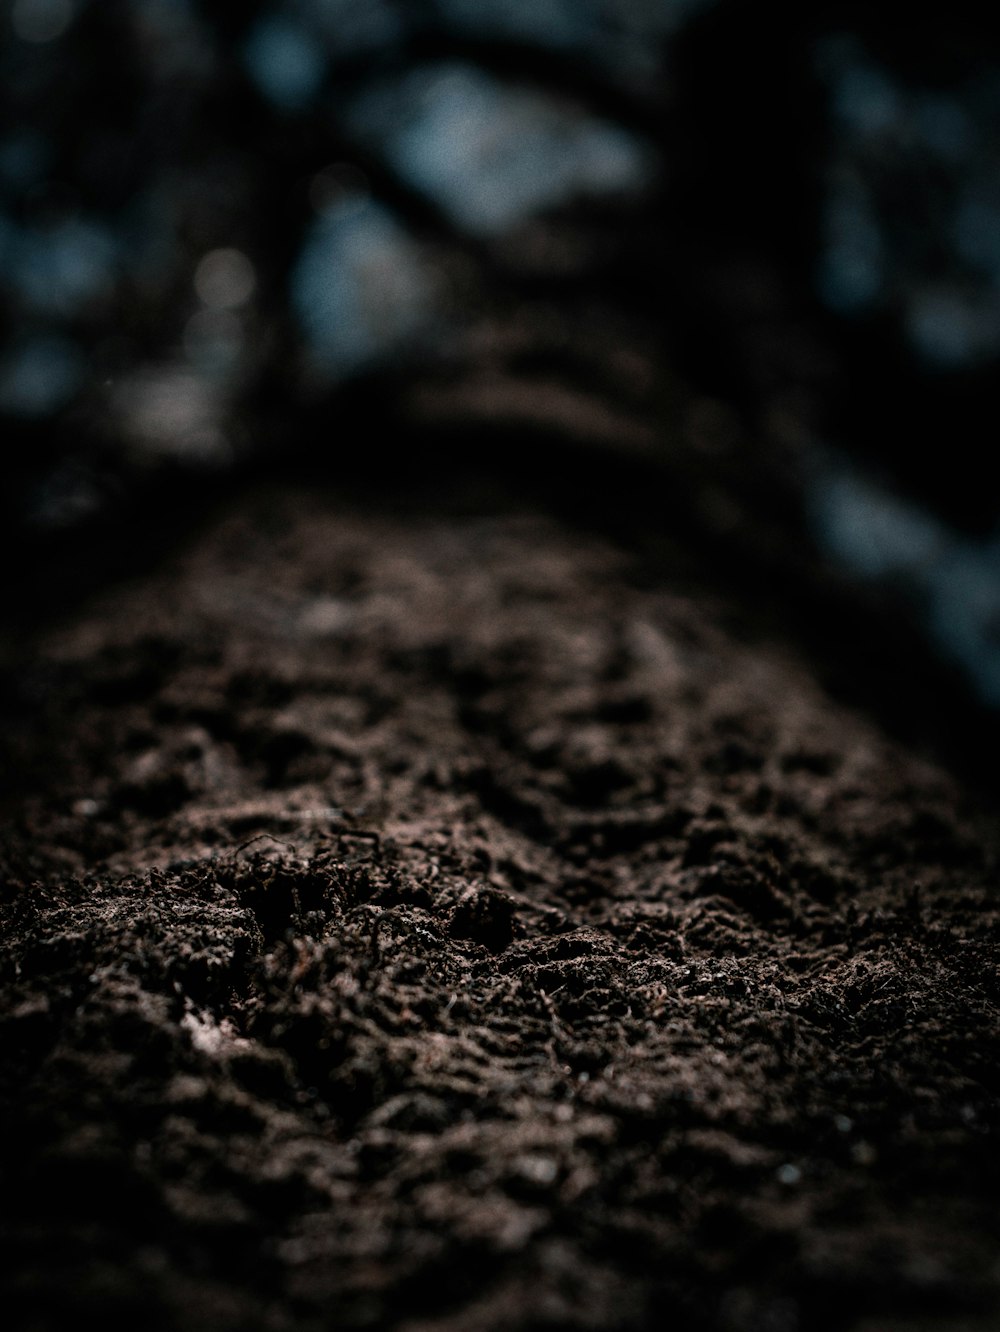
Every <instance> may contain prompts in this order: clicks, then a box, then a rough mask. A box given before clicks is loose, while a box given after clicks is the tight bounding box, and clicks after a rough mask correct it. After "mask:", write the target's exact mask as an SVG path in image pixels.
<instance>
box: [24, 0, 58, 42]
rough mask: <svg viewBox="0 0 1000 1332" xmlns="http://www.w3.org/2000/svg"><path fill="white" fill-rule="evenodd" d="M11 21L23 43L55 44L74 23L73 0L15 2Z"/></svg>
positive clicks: (27, 0) (26, 0) (25, 0)
mask: <svg viewBox="0 0 1000 1332" xmlns="http://www.w3.org/2000/svg"><path fill="white" fill-rule="evenodd" d="M10 21H11V26H12V27H13V29H14V32H15V33H16V34H17V36H18V37H20V38H21V40H22V41H23V42H39V43H40V42H54V41H55V40H56V39H57V38H58V37H61V36H62V35H63V33H64V32H65V31H66V29H67V28H68V27H69V25H70V24H71V23H72V22H73V0H14V4H13V5H12V6H11V11H10Z"/></svg>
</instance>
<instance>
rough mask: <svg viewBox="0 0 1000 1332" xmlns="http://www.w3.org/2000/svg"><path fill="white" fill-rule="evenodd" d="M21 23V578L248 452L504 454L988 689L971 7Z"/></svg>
mask: <svg viewBox="0 0 1000 1332" xmlns="http://www.w3.org/2000/svg"><path fill="white" fill-rule="evenodd" d="M2 14H3V28H4V35H3V43H2V48H0V49H2V56H0V60H2V85H0V86H2V97H3V101H4V112H5V114H4V118H3V125H4V128H3V130H2V133H0V281H2V284H3V304H2V313H0V418H2V429H3V438H4V444H3V448H4V454H5V466H4V474H5V483H4V490H3V500H2V513H0V517H2V520H3V541H4V546H5V555H6V561H5V564H6V573H7V577H6V580H5V583H6V593H5V595H6V599H7V603H8V607H9V608H10V609H11V610H12V611H16V612H17V613H18V614H20V615H24V614H26V613H30V612H37V611H39V610H40V609H41V610H42V611H43V612H44V613H48V609H50V608H51V607H52V606H54V605H57V604H64V603H65V601H66V600H67V599H71V598H72V597H74V596H76V595H79V594H80V592H81V591H82V590H85V589H86V587H88V586H91V585H93V583H94V581H95V580H97V581H99V580H100V579H101V578H103V577H107V576H110V575H111V574H113V573H116V572H123V571H127V570H128V569H129V567H130V565H131V564H132V563H133V562H135V561H137V560H139V559H140V558H141V552H142V550H143V549H144V548H145V544H144V543H148V542H150V541H152V540H153V535H152V534H154V533H160V534H161V536H163V535H164V534H166V536H167V537H169V535H170V534H171V533H174V534H176V533H177V532H179V531H181V530H183V528H184V526H185V525H186V524H187V523H188V522H189V521H191V520H192V515H194V514H196V513H197V512H198V511H199V510H200V509H201V508H202V507H203V506H204V504H205V503H206V502H211V501H212V500H214V498H216V497H218V496H219V495H220V494H224V493H225V492H226V491H227V490H228V489H230V488H232V487H233V486H234V485H235V484H236V482H237V480H238V479H239V478H241V477H244V476H258V477H261V476H263V477H265V478H266V477H267V476H269V475H275V474H277V473H278V472H280V471H281V470H282V469H286V470H287V469H289V468H293V469H298V471H299V473H300V474H303V473H304V474H305V475H317V476H318V475H320V474H322V475H323V476H334V477H337V476H339V475H342V474H343V475H356V474H357V473H359V472H365V471H367V473H368V474H370V475H373V476H376V477H378V478H381V479H383V480H385V482H386V484H387V485H388V484H391V479H392V478H393V477H395V478H397V480H398V479H399V478H403V480H404V482H405V483H406V484H409V482H410V480H411V479H412V478H414V477H417V476H426V475H433V474H434V471H435V469H438V471H441V470H448V469H451V470H452V471H454V470H455V469H456V468H459V467H460V466H464V465H466V464H467V463H468V461H469V460H470V459H473V460H478V461H479V462H480V463H483V465H485V464H486V460H488V462H489V466H490V467H491V468H492V469H493V473H494V474H495V475H496V474H499V473H500V472H503V471H506V472H507V473H508V474H510V475H511V476H516V475H518V474H520V475H521V476H522V477H523V476H525V475H530V474H532V473H534V472H538V473H539V474H540V473H542V472H544V473H545V474H546V475H548V476H549V477H550V478H555V481H554V482H550V484H556V485H557V486H558V487H560V488H561V489H562V490H563V491H564V492H565V491H567V490H569V491H573V490H576V491H582V490H585V489H586V488H587V487H588V486H590V488H591V492H592V498H593V495H594V494H596V495H597V497H598V499H599V500H601V502H604V503H606V504H607V505H608V506H613V505H618V506H619V509H620V508H621V507H622V506H624V508H625V509H626V510H628V506H629V505H630V504H631V503H633V501H634V500H635V496H636V495H641V496H643V497H644V498H643V499H642V504H643V505H644V506H645V512H644V521H646V522H647V523H650V522H652V523H654V524H655V522H656V521H657V520H658V519H659V520H660V521H662V523H663V524H664V525H665V526H669V527H677V528H679V529H680V528H682V529H684V530H685V531H689V532H690V533H692V534H694V536H696V537H697V538H698V539H699V540H701V541H702V542H703V543H704V545H705V548H706V549H711V550H712V551H714V552H715V553H716V554H715V558H718V559H720V560H722V561H723V562H725V561H728V562H729V563H730V564H731V565H732V564H734V563H738V564H739V565H740V566H741V568H742V570H743V571H744V576H745V577H747V578H752V579H756V580H757V582H758V583H761V582H765V583H767V582H770V583H772V584H773V585H774V586H775V587H776V588H779V589H780V594H781V596H786V597H787V604H788V605H789V606H791V607H792V608H793V612H794V613H795V614H799V613H801V614H802V615H803V616H804V617H805V618H808V613H807V612H808V607H809V606H810V605H813V604H814V602H815V589H816V587H818V586H819V585H820V584H822V586H823V587H824V588H825V589H826V590H825V591H824V593H823V595H824V596H831V597H832V598H833V600H832V601H829V603H827V602H823V603H822V607H821V612H822V613H821V614H820V612H816V614H817V615H818V616H819V618H824V617H825V619H826V621H827V623H830V622H832V621H831V618H830V617H831V616H832V617H833V620H836V614H839V613H840V612H839V611H837V612H836V613H835V612H834V611H833V610H831V609H830V608H831V607H833V606H834V603H836V606H838V607H842V606H843V605H845V604H847V602H850V601H851V599H852V598H854V599H855V600H856V601H857V603H858V604H865V605H867V606H868V607H869V610H872V609H873V608H874V618H875V619H880V618H881V616H882V611H883V610H885V613H886V614H887V615H888V616H889V620H888V621H884V623H890V622H891V625H892V633H893V634H894V635H895V636H896V638H897V640H898V643H902V644H903V646H898V644H897V648H896V649H895V652H896V655H895V656H893V657H891V660H890V659H888V658H887V659H886V662H885V664H884V666H883V674H884V676H885V677H886V679H885V680H884V681H883V692H886V691H888V692H890V693H891V692H892V689H893V688H894V685H893V677H894V676H898V675H899V674H900V672H901V671H903V672H905V671H907V670H908V669H909V667H908V666H907V663H908V662H909V661H911V659H912V658H913V657H914V656H920V655H921V654H924V655H926V657H927V660H928V661H935V660H936V662H937V663H938V665H936V666H934V667H933V668H932V667H928V668H927V669H928V670H940V672H941V673H940V674H939V675H935V676H933V679H934V681H935V682H936V683H934V684H933V685H932V686H928V689H930V694H929V695H927V694H926V693H925V696H924V697H925V698H926V697H933V691H934V689H940V690H948V691H951V692H952V693H953V694H955V696H956V697H957V696H958V695H961V696H962V698H963V699H964V700H965V701H966V703H967V704H968V707H969V708H970V709H972V711H973V712H975V710H976V709H995V708H996V707H997V706H998V705H1000V528H998V526H997V519H998V502H997V494H996V490H995V488H994V483H993V481H992V479H991V478H992V465H991V464H992V456H991V455H992V454H993V452H994V451H995V447H996V446H995V441H996V430H997V410H996V403H995V397H994V394H995V388H994V385H995V372H996V369H997V364H998V361H1000V133H998V128H1000V64H998V58H997V57H998V52H997V46H996V38H995V37H994V35H993V24H992V22H991V21H989V17H988V13H987V11H985V10H984V9H982V8H981V7H980V6H972V5H971V4H968V3H965V0H960V2H959V3H952V4H950V5H949V6H947V7H942V8H941V9H937V8H935V9H934V10H931V9H930V8H928V12H927V14H926V16H924V15H923V14H922V13H920V12H919V11H917V12H915V11H914V10H913V9H912V7H907V8H904V7H902V6H895V5H879V6H872V5H870V4H865V5H862V4H846V3H845V4H824V3H817V4H814V5H809V6H805V5H801V4H789V3H777V2H775V0H760V2H759V3H737V0H363V3H358V0H270V2H269V3H268V2H263V3H262V2H257V3H254V2H252V0H247V2H245V3H240V4H239V5H235V4H226V3H221V2H216V0H6V2H5V3H4V4H3V9H2ZM619 474H622V475H624V474H628V475H631V476H635V475H638V474H641V476H642V478H643V480H642V483H641V484H639V485H637V486H633V488H632V489H631V490H629V489H628V487H623V488H622V489H621V490H620V491H615V492H614V493H613V494H612V493H611V492H609V491H607V490H606V489H605V487H606V485H607V482H608V478H612V477H615V476H617V475H619ZM602 496H603V497H604V498H603V500H602V498H601V497H602ZM630 497H631V498H630ZM635 502H638V501H635ZM630 519H631V515H630V514H629V513H628V512H625V513H622V512H619V513H618V514H617V521H619V522H620V523H622V524H623V525H624V526H628V524H629V522H630ZM804 570H807V571H808V573H805V572H803V571H804ZM817 580H818V581H817ZM831 587H832V588H834V589H835V592H834V593H830V591H829V589H830V588H831ZM886 608H888V609H886ZM828 612H829V614H828ZM843 623H844V624H847V623H848V622H847V621H846V620H845V621H844V622H843ZM844 632H845V633H847V634H853V633H855V632H856V631H855V630H854V629H847V630H844ZM886 632H887V631H886ZM900 635H902V637H901V638H900V637H899V636H900ZM874 655H875V656H877V655H878V654H877V653H876V654H874ZM890 655H891V654H890ZM853 660H854V666H852V668H851V669H867V667H865V666H859V665H858V662H859V661H866V662H868V665H869V666H870V665H871V661H872V653H871V652H870V651H868V650H867V649H866V647H865V645H864V644H862V645H861V646H860V648H859V650H858V654H856V657H855V658H854V659H853ZM904 692H905V691H904ZM963 706H964V704H963Z"/></svg>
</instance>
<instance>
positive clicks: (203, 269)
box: [194, 249, 257, 310]
mask: <svg viewBox="0 0 1000 1332" xmlns="http://www.w3.org/2000/svg"><path fill="white" fill-rule="evenodd" d="M256 286H257V275H256V273H255V272H254V267H253V264H252V263H251V262H250V260H249V259H248V258H247V257H246V255H245V254H244V253H243V251H242V250H233V249H223V250H210V251H209V252H208V254H206V255H204V256H203V258H202V259H201V262H200V263H199V264H198V267H197V268H196V269H195V274H194V289H195V291H196V292H197V293H198V298H199V299H200V300H201V302H202V304H203V305H207V306H208V307H209V309H210V310H236V309H238V308H239V307H240V306H241V305H246V303H247V301H248V300H249V299H250V297H251V296H252V295H253V293H254V288H255V287H256Z"/></svg>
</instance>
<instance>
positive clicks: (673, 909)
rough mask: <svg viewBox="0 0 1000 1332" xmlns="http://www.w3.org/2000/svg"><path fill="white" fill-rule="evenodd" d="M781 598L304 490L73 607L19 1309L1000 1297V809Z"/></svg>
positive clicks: (34, 700)
mask: <svg viewBox="0 0 1000 1332" xmlns="http://www.w3.org/2000/svg"><path fill="white" fill-rule="evenodd" d="M741 623H742V621H741V620H740V617H739V615H738V614H736V613H734V608H733V607H732V606H731V605H730V604H728V603H727V602H726V600H725V598H724V597H720V596H717V595H712V594H711V593H710V592H709V591H706V589H705V587H704V586H702V585H701V584H700V583H699V582H698V579H697V576H696V573H694V572H692V570H691V569H690V567H688V566H687V564H686V563H685V561H684V559H683V558H682V557H681V554H680V553H678V554H677V556H676V561H675V564H674V565H673V567H672V568H671V563H670V557H669V556H666V557H664V564H663V567H662V568H661V570H660V572H659V573H658V575H657V577H655V578H652V577H650V576H649V574H648V571H647V570H644V568H643V567H642V563H641V561H639V560H637V559H636V558H635V557H634V556H632V555H630V554H629V553H628V552H627V551H625V550H624V549H622V548H619V547H617V546H615V545H613V544H611V543H610V542H606V541H603V540H601V539H597V538H595V537H593V536H587V535H586V534H583V533H581V532H580V531H579V530H575V529H573V528H572V527H570V526H568V525H566V524H564V523H562V522H561V521H559V520H557V519H556V518H553V517H551V516H546V515H545V514H543V513H541V512H520V513H518V512H506V513H502V514H492V515H489V514H487V515H484V514H482V513H475V512H472V513H466V514H464V515H463V514H461V513H456V512H450V513H449V512H441V513H437V514H434V513H431V512H428V511H423V512H415V511H412V510H411V511H407V510H406V509H405V507H402V508H401V507H398V506H397V508H396V509H395V510H393V509H392V508H390V507H389V506H382V507H379V506H372V505H366V504H365V503H362V502H360V501H357V500H352V499H349V498H347V497H345V496H340V497H337V496H336V495H323V496H321V495H317V494H312V495H310V494H306V493H303V492H300V491H295V490H292V489H289V490H287V491H285V492H283V493H280V494H273V493H272V494H270V495H267V496H264V495H256V496H253V495H251V496H249V497H246V498H244V499H242V500H239V501H237V502H235V503H234V504H233V505H232V507H231V508H230V510H229V511H228V512H227V513H226V514H225V515H224V516H223V517H221V518H218V519H216V520H214V521H213V522H211V523H210V524H208V525H207V526H206V528H205V530H204V531H203V532H202V533H201V534H200V535H199V536H198V537H197V539H195V540H193V541H192V542H191V543H189V545H188V546H187V547H186V548H185V549H184V550H183V551H181V552H180V553H179V554H176V555H175V556H173V557H172V558H171V559H170V561H169V562H168V563H167V564H165V565H164V566H163V567H161V568H160V569H159V570H157V571H155V572H153V573H151V574H149V575H146V576H144V577H142V578H141V579H139V580H137V581H135V582H134V583H132V584H130V585H126V586H120V587H118V588H117V589H113V590H111V591H108V592H106V593H105V594H103V595H102V596H101V597H99V598H97V599H95V600H93V601H91V603H90V604H89V605H88V606H87V607H85V608H84V609H82V610H80V611H78V612H76V613H74V614H73V615H72V616H70V617H68V618H67V619H66V620H64V622H63V623H62V624H61V625H60V626H59V627H58V628H55V629H51V628H50V629H47V630H45V631H44V632H43V633H41V634H40V635H39V637H38V639H37V641H36V642H35V643H34V645H33V646H32V648H31V650H30V656H29V658H28V661H27V663H26V661H25V659H24V658H23V656H22V657H21V658H19V659H18V660H17V661H16V662H13V661H12V662H11V663H10V664H9V673H10V674H11V676H12V678H16V680H17V682H18V686H17V687H18V690H19V691H20V692H19V699H20V703H19V706H18V709H17V712H16V715H12V716H11V717H10V718H9V722H8V727H7V739H6V742H5V744H6V748H7V751H8V753H7V759H6V764H7V771H8V774H9V775H15V778H16V780H15V781H13V782H11V783H9V785H10V789H9V791H8V794H7V796H6V798H5V813H6V828H5V833H4V851H3V855H4V857H5V861H6V865H5V870H6V873H5V875H4V886H3V893H2V911H3V937H2V945H0V978H2V986H3V988H2V1000H0V1004H2V1007H0V1021H2V1093H3V1101H4V1115H3V1126H2V1136H0V1152H2V1165H3V1182H2V1197H3V1238H2V1250H3V1254H4V1257H5V1259H6V1262H5V1266H6V1267H7V1275H6V1277H5V1278H4V1282H5V1285H6V1295H5V1297H4V1298H5V1300H6V1307H7V1308H8V1309H12V1310H13V1311H14V1324H13V1325H15V1326H17V1327H24V1328H33V1329H34V1328H37V1329H56V1328H64V1327H66V1326H68V1325H69V1323H70V1321H71V1320H72V1322H73V1323H74V1324H76V1323H81V1324H83V1323H86V1322H87V1319H88V1316H93V1317H94V1318H95V1319H96V1320H97V1321H96V1322H95V1324H94V1325H96V1326H104V1327H118V1326H121V1327H125V1326H129V1327H134V1326H142V1327H145V1328H157V1329H158V1328H164V1329H172V1328H178V1329H179V1328H185V1329H191V1328H208V1327H211V1328H213V1329H237V1328H238V1329H244V1328H247V1329H257V1328H259V1329H285V1328H300V1327H301V1328H307V1329H309V1328H320V1327H357V1328H376V1327H393V1328H400V1329H407V1330H408V1332H418V1330H419V1332H431V1330H432V1329H433V1330H434V1332H445V1330H446V1329H447V1330H448V1332H466V1330H467V1329H477V1328H483V1329H498V1330H499V1329H501V1328H503V1329H509V1328H518V1329H529V1328H592V1329H641V1328H653V1327H657V1328H658V1327H666V1326H675V1327H678V1328H685V1329H688V1328H691V1329H699V1328H701V1329H726V1330H727V1332H765V1330H766V1332H795V1329H803V1330H804V1329H831V1330H832V1329H842V1328H843V1329H847V1328H852V1329H857V1330H858V1332H861V1329H864V1330H865V1332H875V1330H876V1329H879V1330H880V1332H881V1330H882V1329H890V1328H898V1329H903V1328H906V1329H913V1330H914V1332H915V1329H918V1328H919V1329H929V1328H939V1327H940V1328H944V1327H947V1328H949V1329H959V1328H961V1329H968V1330H969V1332H971V1330H972V1329H976V1330H977V1332H980V1330H981V1332H985V1330H986V1329H987V1328H990V1327H995V1326H996V1320H997V1319H998V1318H1000V1269H998V1266H997V1259H996V1254H997V1241H998V1239H1000V1213H998V1209H997V1206H996V1199H997V1197H998V1196H1000V1169H998V1159H997V1152H996V1132H997V1120H998V1114H997V1110H998V1103H997V1091H998V1087H1000V1082H998V1072H997V1069H998V1066H1000V1065H998V1055H1000V1021H998V1003H1000V987H998V980H997V970H996V944H997V937H998V930H1000V914H998V911H997V902H996V894H995V888H994V883H995V879H994V875H995V870H996V865H997V851H998V837H997V827H996V823H995V820H994V819H992V818H991V817H989V816H988V814H987V813H984V812H983V811H982V810H981V809H978V808H977V807H976V805H975V804H974V802H973V801H972V800H971V799H970V798H969V797H968V795H967V794H966V793H964V792H963V790H962V789H961V787H960V786H959V785H958V784H957V783H956V781H955V780H954V779H953V778H952V777H950V776H949V775H947V774H946V773H945V772H943V771H942V770H939V769H937V768H935V767H934V766H933V765H932V764H930V763H929V762H927V761H925V760H923V759H921V758H919V757H917V756H915V755H914V754H913V753H911V752H909V751H907V750H906V749H904V748H902V747H901V746H899V745H898V744H896V743H895V742H893V741H891V740H890V739H888V738H886V736H884V735H883V734H881V733H880V731H879V730H878V729H877V727H876V726H875V725H874V723H872V722H871V721H870V720H866V719H865V718H863V717H862V716H860V715H859V714H857V713H856V712H853V711H852V710H850V709H848V708H847V707H846V706H844V705H842V704H838V703H836V702H834V701H831V699H829V698H828V697H826V696H825V695H824V694H823V692H822V691H821V689H820V688H819V686H818V685H817V683H816V682H815V679H814V678H813V674H812V673H811V671H810V669H809V667H808V666H807V664H806V663H805V661H804V660H803V659H801V658H799V657H797V655H796V652H795V649H794V647H793V646H790V645H789V644H788V643H783V642H779V641H775V640H773V639H771V640H768V639H766V638H764V637H763V636H761V635H754V634H748V633H747V632H746V631H745V625H744V627H743V628H742V629H739V630H737V628H736V627H734V626H737V625H740V624H741Z"/></svg>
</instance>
